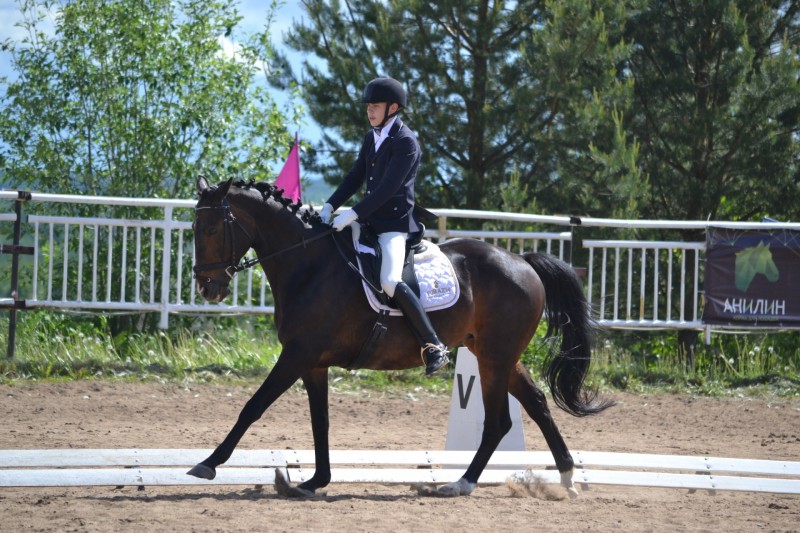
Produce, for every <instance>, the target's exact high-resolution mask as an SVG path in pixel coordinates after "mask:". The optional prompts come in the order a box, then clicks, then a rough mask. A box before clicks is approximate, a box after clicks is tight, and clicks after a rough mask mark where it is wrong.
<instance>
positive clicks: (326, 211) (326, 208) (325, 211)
mask: <svg viewBox="0 0 800 533" xmlns="http://www.w3.org/2000/svg"><path fill="white" fill-rule="evenodd" d="M331 213H333V206H332V205H331V204H325V205H323V206H322V211H320V212H319V217H320V218H321V219H322V221H323V222H324V223H326V224H328V223H329V222H330V221H331Z"/></svg>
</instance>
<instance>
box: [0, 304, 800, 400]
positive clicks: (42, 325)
mask: <svg viewBox="0 0 800 533" xmlns="http://www.w3.org/2000/svg"><path fill="white" fill-rule="evenodd" d="M19 316H20V321H19V326H18V331H17V343H16V354H15V357H14V359H7V358H0V382H5V383H13V382H15V381H20V380H77V379H128V380H148V379H158V380H171V381H179V382H182V381H205V382H207V381H219V380H243V381H254V380H255V381H259V380H262V379H264V378H265V377H266V376H267V374H268V373H269V371H270V369H271V368H272V367H273V365H274V364H275V362H276V361H277V358H278V356H279V354H280V344H279V343H278V341H277V338H276V335H275V331H274V327H273V326H272V323H271V317H268V318H265V317H238V318H230V317H228V318H214V319H209V318H195V319H184V320H181V321H180V322H182V323H181V325H180V326H176V327H175V328H173V329H170V330H167V331H161V330H156V331H155V332H153V333H149V334H143V333H137V334H127V333H120V334H117V335H112V334H111V333H110V331H111V329H112V328H111V327H110V321H111V319H110V318H109V317H90V318H86V317H76V316H70V315H58V314H54V313H45V312H26V313H20V315H19ZM176 322H178V321H176ZM7 330H8V322H7V319H6V320H0V346H3V347H5V346H6V344H7V339H6V335H7ZM543 333H544V328H539V332H538V333H537V336H536V338H535V339H534V342H533V343H531V345H530V346H529V347H528V349H527V350H526V351H525V353H524V354H523V358H522V361H523V363H524V364H525V365H526V367H527V368H528V369H529V370H530V371H531V373H532V375H533V376H534V379H537V381H538V382H539V383H540V384H541V380H539V379H538V378H539V373H540V371H541V368H542V364H543V362H544V360H545V357H546V354H547V350H548V348H549V347H550V346H551V345H552V341H546V340H545V339H543V338H542V337H543ZM674 336H675V334H674V333H672V334H671V333H665V332H659V333H654V334H638V333H637V334H627V335H625V334H622V333H621V332H606V333H604V334H603V335H602V337H601V338H600V340H599V342H598V343H597V346H596V347H595V349H594V352H593V363H592V370H591V372H590V375H589V377H588V384H589V385H590V386H593V387H598V388H600V389H601V390H606V391H608V390H622V391H631V392H666V393H689V394H702V395H748V396H754V395H755V396H762V395H773V396H774V395H777V396H783V397H787V396H800V343H799V342H798V338H799V337H798V336H797V335H796V334H790V336H789V337H788V338H787V337H785V336H776V335H757V336H724V337H723V336H720V337H718V338H715V342H714V343H712V345H711V346H709V347H703V346H702V345H701V346H700V347H699V348H698V352H697V356H696V359H695V361H694V362H693V364H687V363H686V361H681V360H680V359H679V358H678V357H677V356H676V354H675V349H674V346H676V340H675V338H674ZM329 378H330V384H331V387H332V388H333V389H335V390H358V389H364V388H370V389H375V390H383V391H387V392H402V391H405V392H409V391H410V392H417V391H426V392H430V393H448V392H450V391H451V390H452V381H453V366H452V365H451V367H450V368H449V369H448V370H446V371H444V372H441V373H440V374H437V376H434V377H432V378H428V377H425V375H424V371H423V369H422V367H418V368H415V369H410V370H404V371H390V372H376V371H369V370H357V371H347V370H343V369H339V368H332V369H331V370H330V373H329ZM298 387H299V385H298Z"/></svg>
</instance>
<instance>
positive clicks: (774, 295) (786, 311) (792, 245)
mask: <svg viewBox="0 0 800 533" xmlns="http://www.w3.org/2000/svg"><path fill="white" fill-rule="evenodd" d="M704 288H705V307H704V310H703V321H704V322H706V323H709V324H724V325H736V326H755V325H759V326H768V325H774V326H776V327H787V326H793V327H797V326H800V232H798V231H792V230H775V231H756V230H736V229H729V228H709V229H708V237H707V242H706V271H705V281H704Z"/></svg>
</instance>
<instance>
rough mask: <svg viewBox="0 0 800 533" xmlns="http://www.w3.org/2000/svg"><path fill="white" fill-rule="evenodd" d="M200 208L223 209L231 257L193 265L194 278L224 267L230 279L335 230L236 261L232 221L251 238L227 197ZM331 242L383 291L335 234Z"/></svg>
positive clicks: (349, 263)
mask: <svg viewBox="0 0 800 533" xmlns="http://www.w3.org/2000/svg"><path fill="white" fill-rule="evenodd" d="M202 209H222V210H223V217H224V222H225V238H226V239H227V238H228V237H229V236H230V240H231V259H230V261H227V262H226V261H220V262H218V263H206V264H203V265H195V266H194V267H192V270H193V271H194V277H195V279H201V278H199V277H198V274H200V273H201V272H206V271H209V270H217V269H220V268H222V269H224V271H225V274H227V275H228V277H229V278H230V279H233V276H235V275H236V274H237V273H238V272H242V271H244V270H247V269H248V268H252V267H254V266H255V265H257V264H259V263H260V262H261V261H265V260H267V259H271V258H273V257H275V256H278V255H281V254H283V253H285V252H289V251H291V250H295V249H297V248H301V247H302V248H306V247H307V246H308V245H309V244H310V243H312V242H314V241H317V240H319V239H322V238H324V237H327V236H328V235H333V234H334V233H336V230H335V229H334V228H330V229H327V230H325V231H323V232H322V233H318V234H317V235H314V236H313V237H309V238H306V237H305V236H303V237H302V238H301V240H300V242H298V243H295V244H292V245H291V246H288V247H286V248H284V249H282V250H278V251H277V252H272V253H271V254H267V255H262V256H259V257H254V258H252V259H246V260H240V261H239V262H238V263H237V262H236V232H234V231H233V223H234V222H235V223H236V224H237V225H238V226H239V228H241V230H242V231H243V232H244V234H245V235H247V237H248V238H251V237H250V233H249V232H248V231H247V229H246V228H245V227H244V226H243V225H242V223H241V222H239V220H238V219H237V218H236V217H235V216H233V213H232V212H231V206H230V204H229V203H228V199H227V198H225V199H223V200H222V204H221V205H219V206H216V205H210V206H204V207H195V211H200V210H202ZM333 242H334V244H335V245H336V250H337V251H338V252H339V255H340V256H341V257H342V260H344V262H345V263H346V264H347V266H348V267H350V269H351V270H353V272H355V273H356V274H358V276H359V277H360V278H361V279H362V280H363V281H364V283H366V284H367V285H369V287H370V288H371V289H372V290H373V291H375V292H377V293H378V294H382V293H383V289H382V288H381V287H375V285H373V283H372V282H371V281H370V280H369V279H367V277H366V276H365V275H364V274H363V273H362V272H361V270H360V269H359V268H358V267H357V266H356V265H354V264H353V262H352V261H351V260H350V259H349V258H348V257H347V255H346V254H345V253H344V250H342V246H341V244H340V243H339V240H338V239H336V236H335V235H333ZM223 246H224V242H223ZM205 281H206V282H208V283H210V282H212V281H213V280H212V278H211V277H206V278H205Z"/></svg>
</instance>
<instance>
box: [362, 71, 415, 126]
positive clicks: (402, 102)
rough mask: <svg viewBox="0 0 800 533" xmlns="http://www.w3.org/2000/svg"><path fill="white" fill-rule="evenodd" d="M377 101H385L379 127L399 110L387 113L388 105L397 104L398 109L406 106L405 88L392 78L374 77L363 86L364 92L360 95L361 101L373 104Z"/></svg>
mask: <svg viewBox="0 0 800 533" xmlns="http://www.w3.org/2000/svg"><path fill="white" fill-rule="evenodd" d="M378 102H386V103H387V106H386V111H385V115H384V117H383V121H382V122H381V124H380V126H379V128H382V127H383V126H385V125H386V123H387V122H388V121H389V120H390V119H391V118H392V117H393V116H395V115H396V114H397V113H398V112H399V109H398V111H397V112H395V113H392V114H389V106H391V105H392V104H397V105H398V106H399V108H400V109H403V108H404V107H406V104H407V103H408V100H407V99H406V90H405V89H403V85H402V84H401V83H400V82H399V81H397V80H396V79H394V78H383V77H381V78H375V79H374V80H372V81H371V82H369V83H368V84H367V86H366V88H364V93H363V94H362V96H361V103H362V104H374V103H378ZM376 129H378V128H376Z"/></svg>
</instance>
